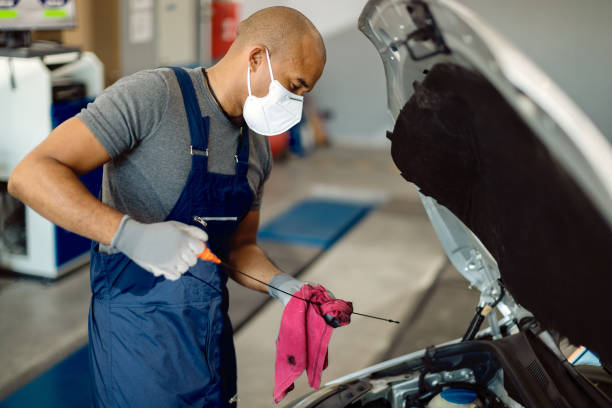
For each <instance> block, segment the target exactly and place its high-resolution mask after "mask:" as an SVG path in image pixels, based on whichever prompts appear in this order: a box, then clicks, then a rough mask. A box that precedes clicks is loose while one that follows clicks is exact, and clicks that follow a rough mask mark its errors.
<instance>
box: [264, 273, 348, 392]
mask: <svg viewBox="0 0 612 408" xmlns="http://www.w3.org/2000/svg"><path fill="white" fill-rule="evenodd" d="M294 296H297V297H299V298H301V299H305V300H309V301H310V302H305V301H304V300H301V299H296V298H295V297H293V298H291V300H289V303H287V306H285V310H284V311H283V317H282V320H281V327H280V332H279V334H278V339H277V340H276V365H275V374H274V376H275V385H274V402H275V403H278V402H279V401H280V400H282V399H283V398H285V396H286V395H287V393H288V392H289V391H291V390H292V389H293V382H294V381H295V379H296V378H298V377H299V376H300V374H302V371H304V370H306V373H307V374H308V383H309V384H310V386H311V387H313V388H315V389H319V386H320V385H321V372H322V371H323V370H324V369H325V368H327V345H328V344H329V340H330V338H331V334H332V330H333V328H332V327H331V326H329V325H328V324H327V323H326V322H325V319H324V318H323V316H325V315H326V314H330V315H332V316H333V317H335V318H336V320H337V321H338V323H340V325H341V326H345V325H347V324H349V323H350V322H351V313H353V305H352V303H351V302H345V301H344V300H341V299H333V298H330V297H329V295H328V294H327V291H326V290H325V288H324V287H323V286H311V285H303V286H302V288H301V289H300V290H299V291H298V292H296V293H294Z"/></svg>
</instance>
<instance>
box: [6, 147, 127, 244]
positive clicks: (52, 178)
mask: <svg viewBox="0 0 612 408" xmlns="http://www.w3.org/2000/svg"><path fill="white" fill-rule="evenodd" d="M9 193H10V194H11V195H13V196H14V197H16V198H17V199H19V200H20V201H22V202H23V203H24V204H26V205H28V206H29V207H31V208H32V209H34V211H36V212H37V213H39V214H40V215H42V216H43V217H45V218H47V219H49V220H50V221H51V222H53V223H55V224H57V225H59V226H60V227H62V228H65V229H67V230H69V231H72V232H75V233H77V234H79V235H83V236H85V237H87V238H90V239H93V240H94V241H98V242H102V243H104V244H107V245H108V244H110V242H111V241H112V239H113V236H114V234H115V232H116V231H117V228H118V227H119V223H120V222H121V218H122V217H123V214H121V213H120V212H119V211H117V210H115V209H113V208H111V207H108V206H106V205H104V204H102V202H100V200H98V199H97V198H96V197H94V196H92V195H91V193H90V192H89V191H88V190H87V189H86V188H85V186H84V185H83V184H82V183H81V181H80V180H79V178H78V177H77V175H76V174H75V173H74V172H73V171H72V170H71V169H70V168H68V167H67V166H65V165H63V164H62V163H60V162H58V161H57V160H54V159H50V158H27V157H26V159H24V160H23V162H21V163H20V164H19V165H18V166H17V168H16V169H15V170H14V171H13V174H11V178H10V180H9Z"/></svg>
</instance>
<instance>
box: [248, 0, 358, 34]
mask: <svg viewBox="0 0 612 408" xmlns="http://www.w3.org/2000/svg"><path fill="white" fill-rule="evenodd" d="M366 2H367V0H333V1H330V0H308V1H305V0H284V1H270V0H245V1H243V3H242V16H243V17H245V18H246V17H248V16H250V15H251V14H253V13H254V12H256V11H257V10H260V9H262V8H265V7H270V6H287V7H292V8H295V9H297V10H299V11H300V12H302V13H303V14H304V15H305V16H306V17H308V18H309V19H310V20H311V21H312V22H313V23H314V24H315V25H316V26H317V28H318V29H319V31H320V32H321V34H323V36H327V35H329V34H333V33H334V32H337V31H340V30H342V29H344V28H346V27H348V26H351V25H352V26H356V25H357V18H358V17H359V14H360V13H361V10H362V9H363V6H364V5H365V4H366Z"/></svg>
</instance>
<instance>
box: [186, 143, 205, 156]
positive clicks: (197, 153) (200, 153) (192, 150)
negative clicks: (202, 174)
mask: <svg viewBox="0 0 612 408" xmlns="http://www.w3.org/2000/svg"><path fill="white" fill-rule="evenodd" d="M189 154H190V155H192V156H206V157H208V148H207V149H206V150H200V149H195V148H194V147H193V145H192V146H189Z"/></svg>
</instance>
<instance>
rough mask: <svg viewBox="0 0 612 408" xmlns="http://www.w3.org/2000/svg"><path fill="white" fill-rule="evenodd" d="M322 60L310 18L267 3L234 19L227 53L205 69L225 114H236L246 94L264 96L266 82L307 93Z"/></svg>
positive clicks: (320, 42)
mask: <svg viewBox="0 0 612 408" xmlns="http://www.w3.org/2000/svg"><path fill="white" fill-rule="evenodd" d="M268 55H269V57H270V59H269V61H270V63H269V64H268ZM325 60H326V55H325V45H324V44H323V39H322V38H321V34H320V33H319V31H318V30H317V29H316V28H315V26H314V25H313V24H312V22H311V21H310V20H308V19H307V18H306V17H305V16H304V15H303V14H302V13H300V12H299V11H297V10H294V9H292V8H289V7H269V8H265V9H263V10H260V11H258V12H256V13H254V14H253V15H251V16H250V17H249V18H247V19H246V20H244V21H242V22H241V23H240V25H239V26H238V35H237V36H236V39H235V40H234V42H233V44H232V46H231V47H230V49H229V51H228V52H227V53H226V54H225V55H224V56H223V58H221V59H220V60H219V61H218V62H217V63H216V64H215V65H214V66H213V67H211V68H208V69H207V70H206V72H207V73H208V78H209V81H210V84H211V86H212V88H213V90H214V92H215V94H216V95H217V97H218V98H219V99H220V101H221V105H222V107H223V109H224V110H225V112H226V113H227V114H228V115H230V116H236V117H238V116H239V115H242V108H243V106H244V102H245V100H246V98H247V97H248V96H249V95H251V94H252V95H254V96H256V97H263V96H265V95H267V94H268V92H269V90H270V86H271V84H272V80H275V81H278V82H279V83H280V84H281V85H282V86H283V87H284V88H285V89H286V90H288V91H289V92H291V93H293V94H297V95H300V96H301V95H304V93H306V92H309V91H311V90H312V89H313V88H314V86H315V84H316V83H317V81H318V80H319V78H320V77H321V75H322V73H323V69H324V68H325ZM271 72H273V76H272V75H271Z"/></svg>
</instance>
